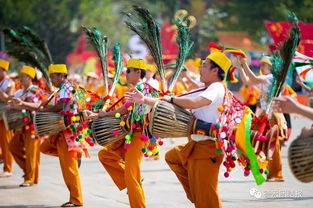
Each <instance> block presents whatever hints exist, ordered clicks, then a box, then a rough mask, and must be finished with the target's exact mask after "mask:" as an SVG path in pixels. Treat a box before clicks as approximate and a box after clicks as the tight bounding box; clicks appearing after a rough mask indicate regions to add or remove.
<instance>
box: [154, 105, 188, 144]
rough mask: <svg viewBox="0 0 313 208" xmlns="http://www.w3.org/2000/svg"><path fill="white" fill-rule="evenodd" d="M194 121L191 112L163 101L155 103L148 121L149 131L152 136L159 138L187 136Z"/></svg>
mask: <svg viewBox="0 0 313 208" xmlns="http://www.w3.org/2000/svg"><path fill="white" fill-rule="evenodd" d="M193 123H194V119H193V115H192V113H190V112H188V111H187V110H185V109H183V108H181V107H179V106H177V105H174V104H171V103H168V102H165V101H159V102H157V103H156V104H155V106H154V108H153V111H152V115H151V119H150V122H149V131H150V133H151V135H152V136H158V137H161V138H175V137H188V136H189V135H190V133H191V130H192V126H193Z"/></svg>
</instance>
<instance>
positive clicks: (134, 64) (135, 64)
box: [126, 59, 147, 70]
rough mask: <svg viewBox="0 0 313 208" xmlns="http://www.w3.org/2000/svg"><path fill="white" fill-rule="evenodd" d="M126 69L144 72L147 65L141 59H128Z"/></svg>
mask: <svg viewBox="0 0 313 208" xmlns="http://www.w3.org/2000/svg"><path fill="white" fill-rule="evenodd" d="M126 67H127V68H135V69H143V70H146V69H147V63H146V62H145V61H144V60H142V59H129V60H128V62H127V66H126Z"/></svg>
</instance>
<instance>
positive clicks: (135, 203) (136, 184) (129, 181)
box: [98, 132, 146, 208]
mask: <svg viewBox="0 0 313 208" xmlns="http://www.w3.org/2000/svg"><path fill="white" fill-rule="evenodd" d="M140 134H141V133H139V132H138V133H137V132H135V133H134V137H133V138H132V140H131V145H130V148H129V149H128V150H127V152H126V153H124V152H123V145H124V141H123V140H121V141H117V142H115V143H113V144H111V145H108V146H106V147H104V148H103V149H102V150H100V151H99V153H98V157H99V160H100V162H101V163H102V165H103V166H104V168H105V169H106V170H107V172H108V173H109V174H110V176H111V178H112V179H113V181H114V183H115V184H116V186H117V187H118V188H119V189H120V190H123V189H125V188H127V191H128V199H129V203H130V207H132V208H144V207H146V205H145V196H144V190H143V187H142V184H141V175H140V164H141V161H142V152H141V149H142V148H143V147H144V143H143V142H142V141H141V139H140Z"/></svg>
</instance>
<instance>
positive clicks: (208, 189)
mask: <svg viewBox="0 0 313 208" xmlns="http://www.w3.org/2000/svg"><path fill="white" fill-rule="evenodd" d="M230 67H231V61H230V59H229V58H228V57H227V56H226V55H225V54H223V53H222V52H218V51H217V52H212V53H211V54H210V55H209V56H208V57H207V58H206V60H205V61H204V63H203V64H202V66H201V71H200V75H201V78H200V81H201V82H203V83H204V84H205V88H204V89H203V90H202V91H201V90H200V91H199V90H198V91H197V92H196V93H191V94H190V95H188V96H187V97H172V98H170V97H165V98H163V100H166V101H168V102H171V103H174V104H176V105H178V106H181V107H183V108H186V109H192V113H193V114H194V116H195V117H196V118H197V119H200V120H203V121H205V122H208V123H216V122H217V119H218V115H219V112H218V110H217V108H218V106H220V105H221V104H222V103H223V99H224V95H225V86H224V84H223V80H224V78H225V74H226V73H227V71H228V70H229V69H230ZM126 99H127V100H128V102H135V103H144V104H147V105H150V106H153V105H154V104H155V102H156V101H157V99H154V98H149V97H145V96H143V94H141V93H140V92H138V91H136V92H132V93H127V95H126ZM165 160H166V162H167V163H168V165H169V166H170V168H171V169H172V171H173V172H174V173H175V174H176V176H177V178H178V180H179V181H180V183H181V184H182V185H183V188H184V190H185V192H186V195H187V197H188V199H189V200H190V201H191V202H192V203H194V204H195V206H196V207H197V208H207V207H214V208H216V207H222V204H221V200H220V197H219V195H218V188H217V185H218V173H219V167H220V165H221V163H222V160H223V154H217V153H216V145H215V140H214V138H212V137H209V136H205V135H198V134H192V135H191V137H190V138H189V142H188V143H187V144H184V145H179V146H176V147H174V148H173V149H171V150H170V151H168V152H167V153H166V155H165Z"/></svg>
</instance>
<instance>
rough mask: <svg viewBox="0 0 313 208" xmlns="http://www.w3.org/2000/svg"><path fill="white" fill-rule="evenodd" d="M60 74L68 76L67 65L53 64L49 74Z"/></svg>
mask: <svg viewBox="0 0 313 208" xmlns="http://www.w3.org/2000/svg"><path fill="white" fill-rule="evenodd" d="M52 73H59V74H67V68H66V65H65V64H51V65H50V66H49V74H52Z"/></svg>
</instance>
